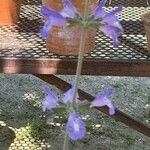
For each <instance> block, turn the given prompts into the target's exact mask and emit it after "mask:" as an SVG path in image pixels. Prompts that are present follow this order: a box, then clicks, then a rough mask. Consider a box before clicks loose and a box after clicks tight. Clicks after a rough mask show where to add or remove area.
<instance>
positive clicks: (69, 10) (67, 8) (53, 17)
mask: <svg viewBox="0 0 150 150" xmlns="http://www.w3.org/2000/svg"><path fill="white" fill-rule="evenodd" d="M63 3H64V8H63V9H62V10H61V11H60V12H56V11H54V10H53V9H50V8H48V7H45V6H42V7H41V14H42V15H44V16H47V20H46V21H45V24H44V27H43V28H42V29H41V36H42V37H43V38H46V37H47V36H48V32H49V30H50V29H51V28H52V27H53V26H65V25H67V20H66V18H74V17H75V16H76V14H78V12H77V10H76V8H75V7H74V6H73V4H72V3H71V2H70V1H69V0H63Z"/></svg>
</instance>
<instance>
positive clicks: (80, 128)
mask: <svg viewBox="0 0 150 150" xmlns="http://www.w3.org/2000/svg"><path fill="white" fill-rule="evenodd" d="M66 128H67V134H68V136H69V137H70V138H71V139H72V140H74V141H76V140H80V139H82V138H83V137H84V136H85V134H86V128H85V123H84V122H83V121H82V119H81V117H80V116H79V114H78V113H77V112H75V111H73V112H71V113H70V115H69V118H68V122H67V126H66Z"/></svg>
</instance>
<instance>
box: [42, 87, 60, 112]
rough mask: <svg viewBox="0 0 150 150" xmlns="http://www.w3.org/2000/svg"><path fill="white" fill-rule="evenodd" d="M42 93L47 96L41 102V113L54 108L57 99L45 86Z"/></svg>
mask: <svg viewBox="0 0 150 150" xmlns="http://www.w3.org/2000/svg"><path fill="white" fill-rule="evenodd" d="M44 91H45V93H46V94H47V95H46V96H45V98H44V99H43V102H42V106H43V112H45V111H46V110H51V109H53V108H56V106H57V105H58V97H57V96H56V95H55V94H54V93H53V92H52V91H51V90H50V89H49V87H48V86H47V85H46V86H44Z"/></svg>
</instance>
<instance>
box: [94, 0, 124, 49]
mask: <svg viewBox="0 0 150 150" xmlns="http://www.w3.org/2000/svg"><path fill="white" fill-rule="evenodd" d="M105 3H106V0H102V1H101V2H100V3H99V4H98V6H97V7H96V9H95V10H94V13H93V15H94V18H95V19H98V20H100V21H101V23H102V26H101V27H100V30H101V31H102V32H103V33H104V34H105V35H106V36H108V37H110V38H112V40H113V46H114V47H118V45H119V41H118V37H119V36H120V34H121V33H122V32H123V28H122V26H121V24H120V23H119V21H118V18H117V16H116V14H117V13H118V12H120V11H121V10H122V6H121V5H119V6H118V7H117V8H116V9H114V10H112V11H111V12H106V11H105V10H104V8H103V6H104V5H105Z"/></svg>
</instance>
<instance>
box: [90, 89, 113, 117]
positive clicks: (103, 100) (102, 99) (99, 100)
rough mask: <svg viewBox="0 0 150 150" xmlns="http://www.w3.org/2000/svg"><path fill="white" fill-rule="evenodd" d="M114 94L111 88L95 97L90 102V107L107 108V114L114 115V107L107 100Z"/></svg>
mask: <svg viewBox="0 0 150 150" xmlns="http://www.w3.org/2000/svg"><path fill="white" fill-rule="evenodd" d="M113 92H114V89H113V88H109V89H108V90H106V91H105V92H104V93H102V94H100V95H99V96H97V97H96V98H95V99H94V100H93V101H92V102H91V106H92V107H102V106H107V107H108V108H109V114H110V115H114V114H115V107H114V106H113V104H112V102H111V101H110V100H109V99H108V96H110V95H111V94H112V93H113Z"/></svg>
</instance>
